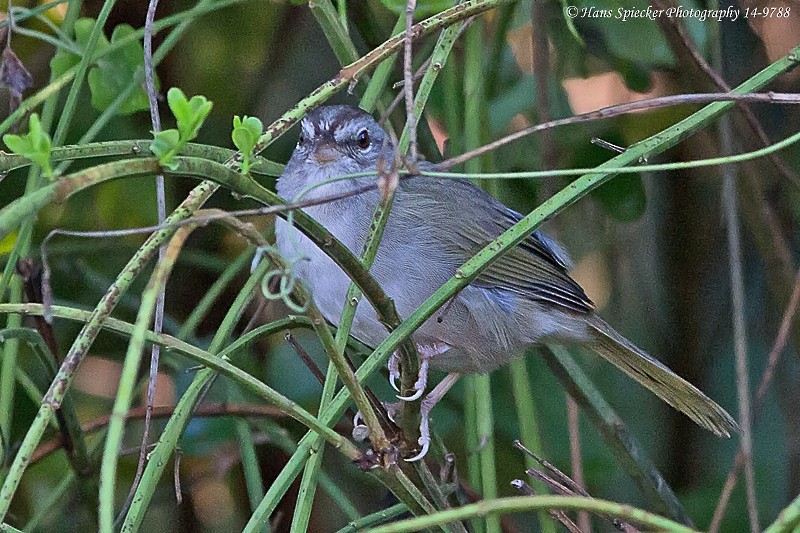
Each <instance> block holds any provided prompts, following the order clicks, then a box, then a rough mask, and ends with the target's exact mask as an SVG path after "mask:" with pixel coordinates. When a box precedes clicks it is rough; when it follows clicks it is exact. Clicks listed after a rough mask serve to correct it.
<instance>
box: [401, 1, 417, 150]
mask: <svg viewBox="0 0 800 533" xmlns="http://www.w3.org/2000/svg"><path fill="white" fill-rule="evenodd" d="M416 8H417V0H406V38H405V46H404V48H403V52H404V53H403V80H404V82H405V83H404V84H403V93H404V94H405V98H406V129H407V130H408V152H409V157H410V159H411V164H412V165H414V164H416V161H417V119H416V116H415V115H414V74H413V72H412V69H413V68H414V65H413V63H412V59H413V57H412V52H413V42H412V36H411V30H412V28H413V26H414V11H415V10H416Z"/></svg>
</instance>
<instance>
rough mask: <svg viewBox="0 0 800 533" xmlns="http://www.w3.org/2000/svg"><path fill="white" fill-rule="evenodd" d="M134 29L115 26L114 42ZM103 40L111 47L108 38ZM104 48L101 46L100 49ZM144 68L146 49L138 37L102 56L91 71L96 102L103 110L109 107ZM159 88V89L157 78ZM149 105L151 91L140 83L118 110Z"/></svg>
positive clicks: (124, 25)
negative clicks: (147, 90)
mask: <svg viewBox="0 0 800 533" xmlns="http://www.w3.org/2000/svg"><path fill="white" fill-rule="evenodd" d="M134 31H135V30H134V29H133V28H132V27H131V26H129V25H127V24H120V25H119V26H117V27H116V28H114V32H113V33H112V35H111V42H112V43H114V42H116V41H120V40H122V39H124V38H126V37H127V36H128V35H130V34H132V33H134ZM100 40H102V41H103V42H104V43H105V46H108V42H107V41H106V40H105V37H101V39H100ZM100 49H101V48H98V50H100ZM143 68H144V49H143V48H142V44H141V43H140V42H139V41H138V40H137V41H131V42H129V43H128V44H125V45H123V46H122V47H121V48H119V49H118V50H116V51H114V52H112V53H110V54H108V55H106V56H104V57H102V58H101V59H100V60H99V61H98V64H97V66H96V67H94V68H92V70H91V71H89V89H90V90H91V92H92V105H93V106H94V107H95V108H96V109H98V110H100V111H103V110H105V109H106V108H108V106H110V105H111V104H112V103H113V102H114V100H116V98H117V97H118V96H119V94H120V93H121V92H123V91H125V90H126V89H127V88H128V87H129V86H130V85H131V83H133V82H134V81H135V76H136V74H137V73H138V72H139V71H140V69H143ZM156 90H158V80H157V79H156ZM149 107H150V104H149V101H148V98H147V92H146V91H145V90H144V87H142V86H141V84H138V86H137V87H136V88H135V89H134V90H133V92H132V93H131V95H130V96H129V97H128V98H126V99H125V101H124V102H123V103H122V105H121V106H120V107H119V109H118V111H117V112H118V113H119V114H120V115H129V114H131V113H134V112H136V111H141V110H144V109H148V108H149Z"/></svg>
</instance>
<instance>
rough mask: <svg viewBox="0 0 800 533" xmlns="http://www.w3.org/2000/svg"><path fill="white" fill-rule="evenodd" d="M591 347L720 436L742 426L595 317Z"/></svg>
mask: <svg viewBox="0 0 800 533" xmlns="http://www.w3.org/2000/svg"><path fill="white" fill-rule="evenodd" d="M588 322H589V326H590V327H591V329H592V333H593V337H594V339H593V343H592V347H593V348H594V350H595V351H596V352H597V353H598V354H599V355H600V356H601V357H603V358H604V359H606V360H607V361H609V362H610V363H612V364H613V365H614V366H616V367H617V368H619V369H620V370H622V371H623V372H625V373H626V374H628V375H629V376H630V377H632V378H633V379H635V380H636V381H638V382H639V383H641V384H642V385H644V386H645V387H646V388H647V389H649V390H651V391H652V392H653V393H654V394H655V395H656V396H658V397H659V398H661V399H662V400H664V401H665V402H667V403H668V404H670V405H671V406H672V407H674V408H675V409H677V410H678V411H680V412H682V413H684V414H685V415H686V416H688V417H689V418H691V419H692V420H694V421H695V423H697V424H698V425H700V426H702V427H704V428H706V429H707V430H709V431H711V432H713V433H714V434H715V435H717V436H719V437H730V434H731V432H738V431H739V426H738V424H737V423H736V421H735V420H734V419H733V417H731V415H729V414H728V413H727V412H726V411H725V409H723V408H722V407H720V406H719V405H717V404H716V403H715V402H714V401H713V400H711V398H709V397H708V396H706V395H705V394H703V393H702V392H701V391H700V390H699V389H698V388H697V387H695V386H694V385H692V384H691V383H689V382H688V381H686V380H685V379H683V378H682V377H680V376H679V375H677V374H676V373H675V372H673V371H672V370H670V369H669V368H668V367H667V366H666V365H664V364H663V363H661V362H660V361H658V360H657V359H654V358H653V357H651V356H649V355H647V354H646V353H645V352H643V351H642V350H640V349H639V348H637V347H636V346H634V344H633V343H631V342H630V341H629V340H628V339H626V338H625V337H623V336H622V335H620V334H619V333H617V332H616V331H615V330H614V328H612V327H611V326H609V325H608V324H607V323H606V322H605V321H604V320H603V319H601V318H600V317H598V316H597V315H595V316H594V317H592V318H591V319H589V321H588Z"/></svg>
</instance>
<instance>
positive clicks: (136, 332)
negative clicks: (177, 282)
mask: <svg viewBox="0 0 800 533" xmlns="http://www.w3.org/2000/svg"><path fill="white" fill-rule="evenodd" d="M192 230H194V227H193V226H185V227H182V228H180V229H179V230H178V231H177V232H175V235H174V236H173V237H172V239H171V240H170V242H169V244H168V245H167V247H166V249H165V252H164V254H163V256H162V257H161V259H160V260H159V261H158V263H157V264H156V268H155V270H154V271H153V274H152V275H151V276H150V281H149V283H148V284H147V287H146V288H145V290H144V292H143V293H142V302H141V306H140V307H139V313H138V314H137V316H136V323H135V325H134V328H133V333H132V334H131V338H130V341H129V342H128V351H127V353H126V354H125V360H124V363H123V365H122V372H121V374H120V380H119V388H118V389H117V396H116V399H115V400H114V407H113V408H112V410H111V417H110V419H109V424H108V436H107V438H106V445H105V449H104V451H103V458H102V462H101V467H100V508H99V528H100V531H101V532H103V533H112V532H113V530H114V496H115V495H116V489H117V486H116V479H117V460H118V457H119V453H120V449H121V448H122V436H123V433H124V431H125V420H126V419H127V418H128V411H129V410H130V407H131V401H132V400H133V391H134V388H135V387H136V378H137V376H138V374H139V367H140V366H141V362H142V357H143V355H144V348H145V342H146V333H147V331H148V329H149V327H150V324H151V323H152V321H153V316H154V314H155V308H156V300H157V298H158V294H159V292H160V291H161V290H162V288H163V287H165V286H166V284H167V279H168V278H169V275H170V273H171V272H172V268H173V267H174V266H175V261H176V259H177V257H178V253H179V252H180V249H181V248H182V247H183V243H184V242H185V241H186V239H187V238H188V237H189V234H190V233H191V232H192Z"/></svg>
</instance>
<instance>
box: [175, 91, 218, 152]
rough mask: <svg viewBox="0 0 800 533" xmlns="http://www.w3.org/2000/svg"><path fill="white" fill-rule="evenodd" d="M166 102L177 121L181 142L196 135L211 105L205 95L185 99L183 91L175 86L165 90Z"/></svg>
mask: <svg viewBox="0 0 800 533" xmlns="http://www.w3.org/2000/svg"><path fill="white" fill-rule="evenodd" d="M167 103H168V104H169V108H170V110H172V114H173V115H175V120H176V121H177V122H178V131H179V132H180V134H181V141H183V142H189V141H191V140H192V139H194V138H195V137H197V132H198V131H200V126H202V125H203V121H204V120H205V119H206V117H207V116H208V113H209V112H210V111H211V106H212V105H213V104H212V103H211V102H209V101H208V99H207V98H206V97H205V96H192V98H191V99H190V100H187V99H186V95H185V94H183V91H181V90H180V89H178V88H177V87H172V88H171V89H170V90H169V91H168V92H167Z"/></svg>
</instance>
